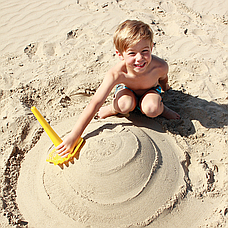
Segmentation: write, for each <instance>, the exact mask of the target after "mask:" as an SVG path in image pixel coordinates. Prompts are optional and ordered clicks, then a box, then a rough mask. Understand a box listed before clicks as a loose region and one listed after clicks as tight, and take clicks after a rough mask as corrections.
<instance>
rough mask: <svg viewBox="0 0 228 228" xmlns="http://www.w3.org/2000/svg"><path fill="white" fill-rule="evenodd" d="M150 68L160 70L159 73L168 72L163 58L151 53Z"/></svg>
mask: <svg viewBox="0 0 228 228" xmlns="http://www.w3.org/2000/svg"><path fill="white" fill-rule="evenodd" d="M152 68H153V69H156V70H158V71H160V72H161V74H167V73H168V64H167V62H166V61H165V60H164V59H161V58H159V57H158V56H155V55H152Z"/></svg>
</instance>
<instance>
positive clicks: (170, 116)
mask: <svg viewBox="0 0 228 228" xmlns="http://www.w3.org/2000/svg"><path fill="white" fill-rule="evenodd" d="M161 116H163V117H165V118H166V119H168V120H171V119H174V120H179V119H180V118H181V117H180V115H179V114H178V113H176V112H175V111H173V110H171V109H170V108H168V107H167V106H165V105H164V110H163V113H162V114H161Z"/></svg>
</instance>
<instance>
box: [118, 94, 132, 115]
mask: <svg viewBox="0 0 228 228" xmlns="http://www.w3.org/2000/svg"><path fill="white" fill-rule="evenodd" d="M135 106H136V102H135V101H134V99H133V98H131V97H122V98H121V99H119V100H118V102H117V105H116V106H115V105H114V108H115V110H116V111H118V112H119V113H122V114H126V113H128V112H131V111H133V110H134V109H135Z"/></svg>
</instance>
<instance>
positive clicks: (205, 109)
mask: <svg viewBox="0 0 228 228" xmlns="http://www.w3.org/2000/svg"><path fill="white" fill-rule="evenodd" d="M0 18H1V20H0V34H1V36H0V84H1V86H0V127H1V131H0V134H1V135H0V136H1V137H0V148H1V153H0V167H1V169H0V180H1V182H0V190H1V191H0V196H1V204H0V208H1V210H0V227H7V228H10V227H15V226H16V227H32V228H38V227H42V228H44V227H48V228H49V227H59V228H61V227H77V228H80V227H82V228H89V227H90V228H100V227H101V228H103V227H105V228H106V227H113V228H117V227H151V228H152V227H153V228H158V227H159V228H167V227H168V228H174V227H175V228H185V227H186V228H195V227H205V228H206V227H228V225H227V223H228V219H227V216H228V194H227V191H228V157H227V154H228V73H227V72H228V29H227V26H228V25H227V24H228V3H227V2H225V1H222V0H219V1H216V2H215V1H212V0H209V1H208V0H207V1H206V0H202V1H200V2H199V1H195V0H194V1H190V0H182V1H177V0H171V1H146V0H137V1H133V2H132V1H129V0H120V1H117V0H116V1H101V0H97V1H93V2H91V1H84V0H77V1H73V0H67V1H63V0H59V1H57V0H54V1H35V0H31V1H29V2H28V1H25V0H21V1H18V0H12V1H10V2H9V1H6V0H3V1H1V8H0ZM126 19H138V20H142V21H144V22H146V23H148V24H150V25H151V27H152V29H153V31H154V43H155V45H154V49H153V54H154V55H157V56H159V57H160V58H163V59H165V61H167V63H168V65H169V83H170V86H171V87H172V89H171V90H169V91H168V92H166V93H163V94H162V96H163V101H164V103H165V104H166V105H167V106H168V107H170V108H172V109H173V110H175V111H176V112H178V113H179V114H180V115H181V117H182V118H181V120H166V119H164V118H162V117H157V118H155V119H151V118H147V117H145V116H143V115H142V114H140V113H139V112H137V111H135V112H133V113H131V114H130V115H129V116H127V117H122V118H120V117H109V118H107V119H105V120H95V119H94V120H92V122H91V123H90V124H89V126H88V127H87V128H86V130H85V132H84V133H83V135H82V137H83V138H84V139H85V141H86V142H85V145H84V146H83V148H82V149H81V151H80V154H79V155H78V157H77V158H74V159H73V160H72V161H71V162H69V163H67V164H65V165H64V166H63V167H59V166H54V165H53V164H50V163H48V162H46V161H45V159H46V157H47V155H48V153H49V152H50V151H51V150H52V149H53V144H52V142H51V140H50V139H49V137H48V136H47V134H46V133H45V132H44V131H43V128H42V127H41V126H40V124H39V123H38V121H37V120H36V118H35V117H34V116H33V114H32V113H31V111H30V108H31V107H32V106H36V107H37V108H38V110H39V111H40V112H41V113H42V115H43V116H44V117H45V119H46V120H47V121H48V122H49V123H50V125H51V126H52V127H53V128H54V129H55V131H56V132H57V133H58V135H59V136H60V137H61V138H64V137H65V135H66V134H67V133H69V132H70V130H71V129H72V127H73V125H74V123H75V122H76V121H77V118H78V116H79V115H80V113H81V112H82V110H83V109H84V108H85V107H86V105H87V104H88V103H89V101H90V99H91V97H92V96H93V94H94V93H95V92H96V90H97V88H98V87H99V85H100V84H101V82H102V79H103V78H104V76H105V74H106V72H107V71H108V69H110V68H111V67H112V66H114V65H115V64H116V63H117V62H118V61H119V59H118V56H116V55H115V49H114V46H113V42H112V36H113V33H114V31H115V29H116V27H117V25H118V24H119V23H121V22H122V21H124V20H126ZM112 97H113V92H112V93H111V94H110V95H109V97H108V98H107V100H106V102H105V104H108V103H110V102H111V100H112ZM105 104H104V105H105Z"/></svg>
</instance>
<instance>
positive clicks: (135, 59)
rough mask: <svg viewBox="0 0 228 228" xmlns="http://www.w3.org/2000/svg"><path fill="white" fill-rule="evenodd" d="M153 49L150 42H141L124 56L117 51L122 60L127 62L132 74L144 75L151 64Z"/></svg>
mask: <svg viewBox="0 0 228 228" xmlns="http://www.w3.org/2000/svg"><path fill="white" fill-rule="evenodd" d="M151 52H152V47H151V44H150V41H149V40H141V41H139V42H138V43H137V44H136V45H134V46H131V47H129V48H128V49H127V50H125V51H124V52H123V53H122V54H120V53H119V52H118V51H117V54H118V55H119V57H120V59H121V60H124V61H125V62H126V66H127V69H128V70H129V71H130V73H133V74H135V73H136V74H137V73H143V72H145V70H146V69H147V67H148V65H149V64H150V62H151V59H152V57H151Z"/></svg>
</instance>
